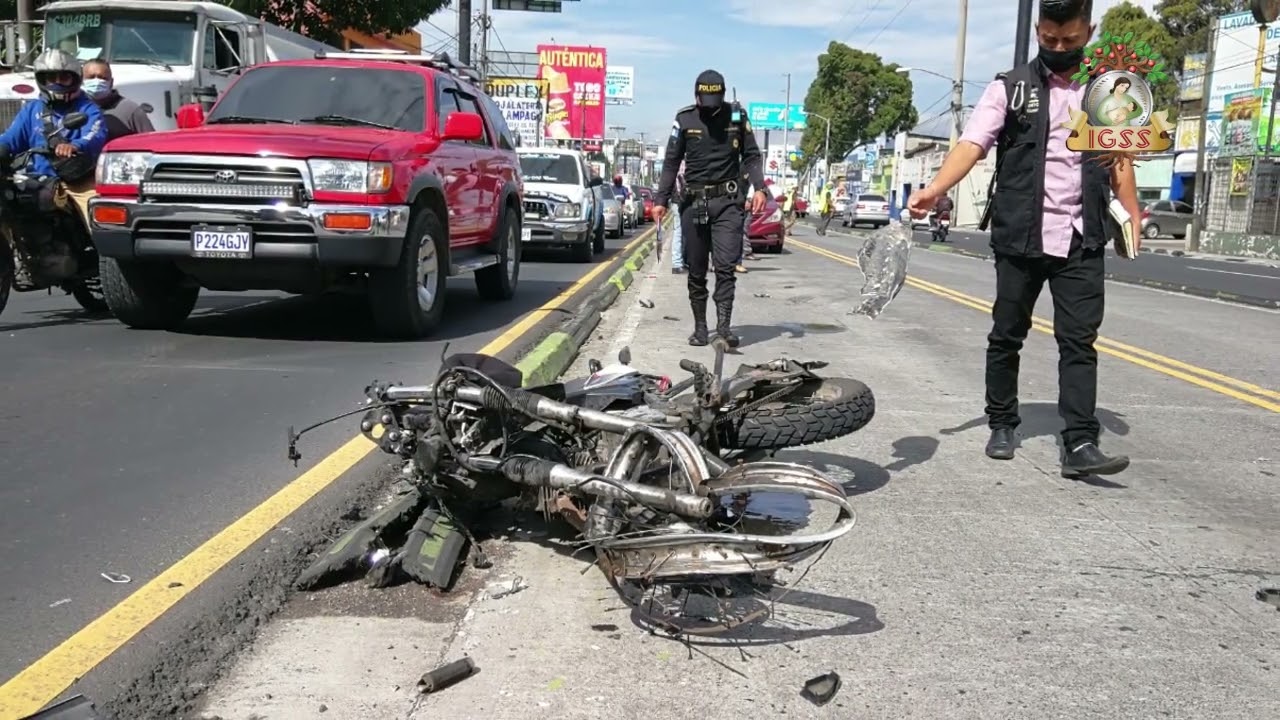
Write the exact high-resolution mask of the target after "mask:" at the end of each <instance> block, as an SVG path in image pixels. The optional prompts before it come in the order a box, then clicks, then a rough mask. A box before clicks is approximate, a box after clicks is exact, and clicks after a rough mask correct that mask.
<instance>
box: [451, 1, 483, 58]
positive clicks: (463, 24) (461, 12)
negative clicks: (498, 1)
mask: <svg viewBox="0 0 1280 720" xmlns="http://www.w3.org/2000/svg"><path fill="white" fill-rule="evenodd" d="M481 1H482V2H486V1H487V0H481ZM458 62H460V63H462V64H463V65H470V64H471V0H458Z"/></svg>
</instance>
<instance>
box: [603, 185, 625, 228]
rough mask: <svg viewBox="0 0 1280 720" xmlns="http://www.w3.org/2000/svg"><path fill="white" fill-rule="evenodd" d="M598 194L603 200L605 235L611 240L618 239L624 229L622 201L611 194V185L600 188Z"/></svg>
mask: <svg viewBox="0 0 1280 720" xmlns="http://www.w3.org/2000/svg"><path fill="white" fill-rule="evenodd" d="M600 194H601V196H602V198H603V200H604V231H605V234H607V235H608V236H609V237H611V238H620V237H622V231H623V229H624V224H623V210H622V201H621V200H619V199H618V196H617V195H615V194H614V193H613V186H612V185H604V186H601V188H600Z"/></svg>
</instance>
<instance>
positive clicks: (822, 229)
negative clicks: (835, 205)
mask: <svg viewBox="0 0 1280 720" xmlns="http://www.w3.org/2000/svg"><path fill="white" fill-rule="evenodd" d="M831 216H832V213H829V212H828V213H822V219H821V220H819V221H818V234H819V235H826V234H827V228H828V227H829V226H830V225H831Z"/></svg>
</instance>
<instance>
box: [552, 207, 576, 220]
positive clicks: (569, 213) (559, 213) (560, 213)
mask: <svg viewBox="0 0 1280 720" xmlns="http://www.w3.org/2000/svg"><path fill="white" fill-rule="evenodd" d="M580 215H582V205H581V204H580V203H560V204H559V205H556V217H558V218H560V219H562V220H563V219H566V218H576V217H578V216H580Z"/></svg>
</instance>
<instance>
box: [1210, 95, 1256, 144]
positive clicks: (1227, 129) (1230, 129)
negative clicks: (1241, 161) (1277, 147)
mask: <svg viewBox="0 0 1280 720" xmlns="http://www.w3.org/2000/svg"><path fill="white" fill-rule="evenodd" d="M1265 96H1266V93H1265V92H1263V91H1261V90H1245V91H1244V92H1236V93H1229V94H1227V95H1226V96H1224V99H1225V100H1226V109H1225V110H1224V111H1223V116H1222V129H1221V130H1220V131H1219V136H1218V137H1219V148H1218V154H1219V155H1222V156H1234V155H1253V154H1254V153H1256V152H1257V151H1258V140H1259V137H1258V130H1259V129H1260V126H1261V123H1262V101H1263V99H1264V98H1265Z"/></svg>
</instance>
